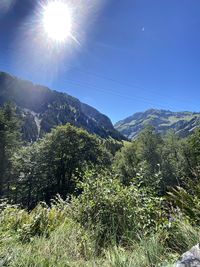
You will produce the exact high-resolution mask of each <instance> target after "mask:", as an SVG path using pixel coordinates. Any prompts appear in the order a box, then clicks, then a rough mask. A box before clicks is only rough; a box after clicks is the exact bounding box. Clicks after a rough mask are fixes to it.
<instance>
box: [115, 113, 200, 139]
mask: <svg viewBox="0 0 200 267" xmlns="http://www.w3.org/2000/svg"><path fill="white" fill-rule="evenodd" d="M146 125H152V126H153V127H155V129H156V130H157V131H158V132H160V133H161V134H165V133H166V132H167V131H168V130H170V129H173V130H174V131H175V133H177V134H178V135H180V136H181V137H185V136H187V135H189V134H190V133H191V132H192V131H194V129H195V128H196V127H198V126H200V113H195V112H187V111H185V112H172V111H169V110H158V109H149V110H147V111H145V112H138V113H135V114H134V115H132V116H130V117H128V118H126V119H124V120H121V121H119V122H117V123H116V124H115V129H116V130H118V131H119V132H120V133H121V134H123V135H124V136H126V137H127V138H129V139H134V138H136V137H137V136H138V134H139V133H140V132H141V131H142V130H143V129H144V127H145V126H146Z"/></svg>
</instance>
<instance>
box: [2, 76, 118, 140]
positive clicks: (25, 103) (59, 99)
mask: <svg viewBox="0 0 200 267" xmlns="http://www.w3.org/2000/svg"><path fill="white" fill-rule="evenodd" d="M6 102H11V103H14V104H15V105H16V106H17V112H18V114H19V116H20V117H21V119H22V122H23V123H22V132H23V138H24V139H25V140H26V141H35V140H37V139H38V138H39V137H42V136H43V134H44V133H47V132H50V131H51V129H52V128H53V127H55V126H57V125H62V124H66V123H71V124H73V125H75V126H77V127H82V128H84V129H86V130H88V131H89V132H90V133H94V134H97V135H99V136H101V137H103V138H107V137H113V138H115V139H118V140H121V139H123V136H122V135H121V134H120V133H119V132H117V131H116V130H115V129H114V127H113V125H112V123H111V121H110V119H109V118H108V117H106V116H105V115H103V114H101V113H100V112H98V111H97V110H96V109H94V108H92V107H90V106H88V105H86V104H84V103H81V102H80V101H79V100H78V99H76V98H74V97H72V96H70V95H68V94H66V93H61V92H57V91H53V90H50V89H49V88H47V87H44V86H40V85H34V84H33V83H31V82H29V81H23V80H20V79H18V78H16V77H13V76H11V75H9V74H7V73H5V72H0V106H2V105H3V104H5V103H6Z"/></svg>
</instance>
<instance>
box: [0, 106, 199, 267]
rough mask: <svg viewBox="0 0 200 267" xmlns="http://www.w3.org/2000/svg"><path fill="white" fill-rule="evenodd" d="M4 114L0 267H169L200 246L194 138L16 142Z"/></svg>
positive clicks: (75, 133)
mask: <svg viewBox="0 0 200 267" xmlns="http://www.w3.org/2000/svg"><path fill="white" fill-rule="evenodd" d="M16 112H17V110H16V109H15V108H13V107H12V106H10V105H6V106H4V107H3V108H1V109H0V145H1V150H0V160H1V162H0V163H1V164H0V178H1V179H0V188H1V191H0V197H1V202H0V266H11V267H13V266H20V267H21V266H22V267H23V266H24V267H27V266H30V267H32V266H35V267H36V266H41V267H46V266H52V267H53V266H60V267H64V266H70V267H71V266H72V267H73V266H105V267H107V266H108V267H109V266H110V267H128V266H129V267H134V266H135V267H136V266H137V267H138V266H141V267H147V266H148V267H149V266H152V267H153V266H170V264H173V262H175V261H176V260H177V259H178V257H179V255H180V254H181V253H183V252H185V251H186V250H187V249H188V248H190V247H191V246H193V245H195V244H196V243H198V241H199V234H200V227H199V222H200V213H199V207H200V187H199V178H200V129H197V130H196V132H195V133H194V134H193V135H191V136H190V137H188V138H185V139H180V138H179V137H178V136H176V135H175V134H174V133H173V132H169V133H168V134H167V135H166V136H164V137H162V136H161V135H160V134H158V133H157V132H156V131H155V129H154V128H152V127H150V126H148V127H146V128H145V129H144V131H143V132H142V133H141V134H140V136H139V137H138V138H137V140H134V141H132V142H124V143H121V142H118V141H116V140H114V139H112V138H108V139H106V140H105V139H101V138H99V137H97V136H94V135H91V134H89V133H88V132H87V131H85V130H83V129H80V128H76V127H75V126H72V125H70V124H66V125H64V126H58V127H57V128H55V129H53V130H52V131H51V133H49V134H46V135H45V136H44V138H43V139H41V140H38V141H37V142H34V143H29V144H27V143H23V142H22V141H21V140H20V134H19V128H20V127H19V125H20V123H19V121H18V120H17V116H16V115H15V113H16Z"/></svg>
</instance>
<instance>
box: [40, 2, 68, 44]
mask: <svg viewBox="0 0 200 267" xmlns="http://www.w3.org/2000/svg"><path fill="white" fill-rule="evenodd" d="M42 25H43V28H44V31H45V33H46V34H47V36H48V38H50V39H52V40H53V41H56V42H65V41H66V40H67V39H68V38H70V37H72V13H71V10H70V7H69V6H68V5H67V4H66V3H65V2H63V1H59V0H58V1H51V2H48V3H47V5H46V6H44V7H43V20H42Z"/></svg>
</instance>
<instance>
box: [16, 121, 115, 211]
mask: <svg viewBox="0 0 200 267" xmlns="http://www.w3.org/2000/svg"><path fill="white" fill-rule="evenodd" d="M92 165H104V166H108V165H110V159H109V154H108V153H107V152H106V150H105V149H103V148H102V147H101V142H100V141H99V139H98V138H97V137H96V136H93V135H91V134H89V133H88V132H87V131H85V130H83V129H78V128H76V127H74V126H71V125H70V124H67V125H65V126H58V127H57V128H55V129H54V130H53V131H52V132H51V133H50V134H47V135H46V136H45V137H44V138H43V139H42V140H41V141H38V142H35V143H34V144H32V145H30V146H28V147H25V148H22V149H21V150H20V153H18V154H16V155H15V173H16V175H17V176H18V177H19V179H18V183H17V186H14V187H15V188H16V190H17V192H18V193H17V195H18V197H17V198H18V200H19V201H20V202H21V203H22V204H23V205H24V206H28V208H31V207H33V206H34V205H35V204H36V203H37V202H38V201H39V200H45V201H46V202H47V203H49V202H50V200H51V199H52V198H53V197H54V196H55V195H56V194H60V195H61V196H62V197H64V198H65V197H66V196H67V195H69V194H75V193H78V192H76V181H77V180H79V179H81V176H82V173H83V172H84V170H85V169H86V168H87V167H88V166H92ZM19 192H20V193H19ZM15 195H16V194H15Z"/></svg>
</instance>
